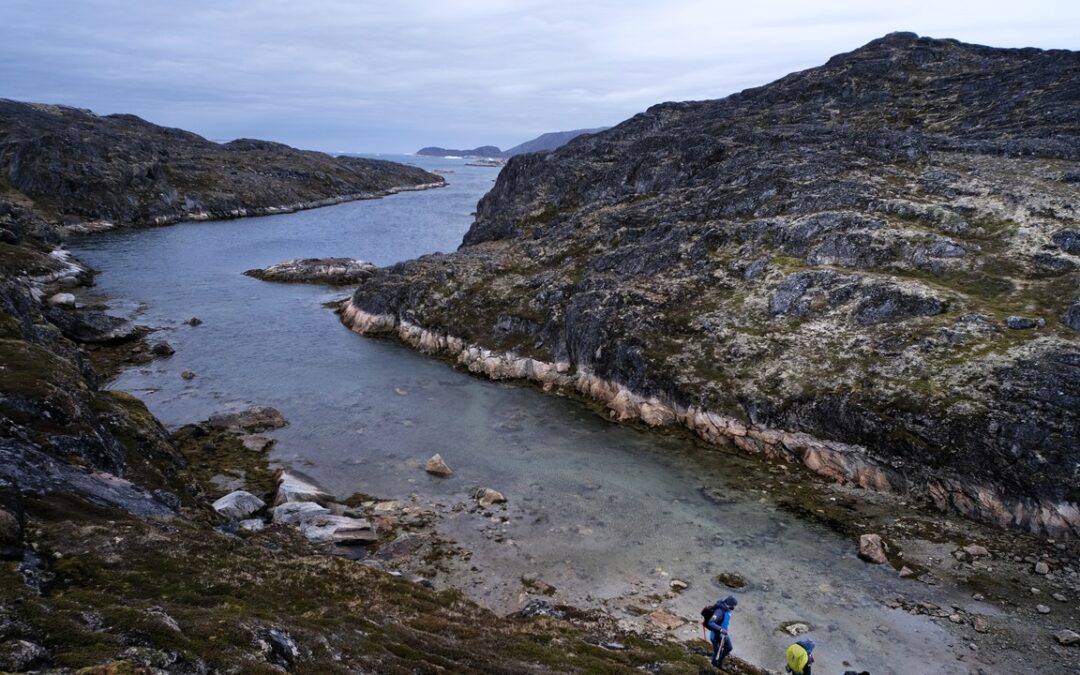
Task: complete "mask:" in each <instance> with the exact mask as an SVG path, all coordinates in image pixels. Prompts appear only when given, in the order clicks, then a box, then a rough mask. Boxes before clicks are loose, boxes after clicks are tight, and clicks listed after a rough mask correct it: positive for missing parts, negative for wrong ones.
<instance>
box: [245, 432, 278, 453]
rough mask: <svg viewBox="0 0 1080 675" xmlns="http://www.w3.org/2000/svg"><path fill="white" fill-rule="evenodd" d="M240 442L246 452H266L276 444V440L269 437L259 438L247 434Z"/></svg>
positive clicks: (255, 435)
mask: <svg viewBox="0 0 1080 675" xmlns="http://www.w3.org/2000/svg"><path fill="white" fill-rule="evenodd" d="M240 442H241V443H243V444H244V449H245V450H251V451H252V452H265V451H266V450H268V449H269V448H270V446H271V445H273V444H274V439H273V438H270V437H269V436H259V435H257V434H247V435H246V436H241V437H240Z"/></svg>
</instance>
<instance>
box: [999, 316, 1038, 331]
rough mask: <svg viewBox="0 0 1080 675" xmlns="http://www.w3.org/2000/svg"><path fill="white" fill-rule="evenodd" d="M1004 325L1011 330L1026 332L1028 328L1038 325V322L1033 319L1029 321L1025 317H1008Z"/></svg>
mask: <svg viewBox="0 0 1080 675" xmlns="http://www.w3.org/2000/svg"><path fill="white" fill-rule="evenodd" d="M1005 325H1006V326H1008V327H1009V328H1012V329H1013V330H1027V329H1029V328H1035V327H1036V326H1038V325H1039V322H1038V321H1037V320H1035V319H1029V318H1027V317H1026V316H1015V315H1014V316H1010V317H1008V318H1007V319H1005Z"/></svg>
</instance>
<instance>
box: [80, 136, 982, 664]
mask: <svg viewBox="0 0 1080 675" xmlns="http://www.w3.org/2000/svg"><path fill="white" fill-rule="evenodd" d="M400 159H402V161H410V162H414V163H417V164H420V165H421V166H423V167H424V168H427V169H439V170H445V171H448V172H451V173H447V174H446V177H447V179H448V181H449V186H448V187H446V188H442V189H438V190H429V191H425V192H415V193H403V194H399V195H394V196H391V197H388V198H385V199H380V200H370V201H360V202H352V203H347V204H341V205H337V206H332V207H327V208H322V209H317V210H312V211H302V212H298V213H293V214H288V215H280V216H269V217H261V218H249V219H241V220H233V221H225V222H212V223H185V224H179V225H175V226H171V227H165V228H157V229H149V230H140V231H120V232H110V233H104V234H100V235H96V236H93V237H88V238H83V239H80V240H78V241H75V242H73V245H72V250H73V252H74V253H75V254H76V255H77V256H78V257H79V258H80V259H82V260H83V261H85V262H87V263H89V264H90V265H92V266H93V267H95V268H97V269H99V270H102V273H101V274H100V275H99V276H98V279H97V286H96V288H94V289H92V290H91V291H89V292H87V293H85V294H84V295H83V297H82V298H81V301H83V302H93V301H94V300H95V299H101V300H105V301H107V302H108V303H109V305H110V307H111V308H112V311H114V313H120V314H127V315H134V316H136V318H137V320H138V321H139V322H140V323H143V324H146V325H150V326H154V327H159V328H160V329H161V330H160V331H159V332H158V333H157V334H156V335H155V338H156V339H165V340H168V341H169V342H170V343H171V344H172V345H173V346H174V347H175V348H176V354H175V355H174V356H173V357H171V358H169V359H165V360H158V361H155V362H153V363H152V364H150V365H147V366H142V367H136V368H131V369H128V370H127V371H125V372H124V373H122V374H121V375H120V377H119V378H118V379H117V380H116V381H115V382H114V383H113V384H112V385H111V386H112V387H113V388H116V389H121V390H126V391H130V392H132V393H134V394H135V395H137V396H139V397H141V398H142V399H143V400H144V401H146V403H147V405H148V406H149V407H150V409H151V410H152V411H153V412H154V414H156V415H157V416H158V417H159V418H160V419H161V420H163V421H164V422H165V423H166V424H168V425H180V424H183V423H186V422H193V421H197V420H200V419H204V418H206V417H207V416H208V415H210V414H212V413H215V412H220V411H222V410H228V409H236V408H240V407H244V406H246V405H250V404H265V405H272V406H275V407H277V408H279V409H280V410H281V411H282V412H283V413H284V414H285V416H286V418H287V419H288V420H289V422H290V425H289V426H288V427H286V428H284V429H282V430H280V431H277V432H273V433H272V435H273V436H275V437H276V438H277V445H276V446H275V448H274V451H273V455H272V458H273V459H274V460H275V461H276V462H278V463H280V464H282V465H285V466H291V467H295V468H298V469H300V470H302V471H303V472H304V473H306V474H308V475H309V476H312V477H313V478H315V479H317V480H318V481H320V482H321V483H322V484H324V485H325V486H326V487H327V488H329V489H330V490H332V491H334V492H335V493H337V494H338V495H339V496H341V497H346V496H348V495H351V494H353V493H356V492H363V493H367V494H373V495H379V496H384V497H391V498H408V497H409V496H410V495H412V496H413V497H414V498H415V499H416V500H417V501H418V502H419V503H421V504H425V505H426V504H432V503H438V504H442V505H445V506H451V505H453V504H455V503H458V502H465V501H467V495H468V491H469V489H471V488H473V487H476V486H478V485H484V486H490V487H494V488H496V489H498V490H500V491H502V492H503V493H505V494H506V495H507V497H508V498H509V503H508V505H507V512H506V513H507V515H508V516H509V518H510V520H509V522H508V523H507V524H506V525H505V528H504V529H505V530H506V531H505V534H503V533H501V532H499V533H498V535H497V536H492V533H491V529H492V528H493V527H496V529H498V527H497V526H495V525H494V524H493V523H492V522H491V521H490V520H489V519H487V518H485V517H483V516H481V515H480V514H478V513H468V512H467V511H451V510H450V509H449V508H447V509H444V511H443V512H444V516H443V518H442V520H441V521H440V524H439V531H440V533H441V534H442V535H443V536H445V537H447V538H450V539H453V540H455V541H456V542H458V543H459V544H460V545H461V546H462V547H463V548H465V549H468V550H472V551H473V555H472V557H471V560H469V561H468V562H467V563H464V564H459V565H456V566H453V571H452V572H451V573H450V574H449V575H448V577H447V579H446V580H445V581H447V582H451V583H454V584H458V585H461V586H462V587H463V588H464V589H465V590H466V591H467V592H468V593H469V594H470V595H472V596H473V597H475V598H477V599H479V600H481V601H482V602H484V603H485V604H488V605H489V606H492V607H493V608H495V609H497V610H499V611H512V610H514V609H515V608H517V607H518V606H519V603H520V602H521V601H522V599H523V598H524V597H525V596H524V593H525V591H526V589H525V588H524V587H523V586H522V583H521V578H522V577H523V576H528V577H535V578H538V579H541V580H542V581H544V582H546V583H548V584H551V585H553V586H554V587H555V588H556V589H557V592H556V595H555V598H554V599H555V600H556V601H557V602H565V603H568V604H575V605H579V606H602V607H605V608H607V609H608V610H609V611H611V612H612V613H613V614H615V615H616V616H620V617H622V618H626V619H627V620H633V621H641V619H634V618H632V613H631V612H627V607H628V606H630V605H636V606H637V607H641V608H645V609H648V610H651V609H652V604H653V603H654V602H656V598H655V594H663V593H664V592H666V591H667V590H668V583H669V581H670V580H671V579H674V578H679V579H683V580H686V581H688V582H689V583H690V588H689V590H687V591H685V592H684V593H683V594H682V595H681V596H679V597H678V598H676V599H674V600H671V601H668V602H667V603H665V605H664V606H665V607H667V608H669V609H671V610H672V611H675V612H676V613H677V614H680V615H681V616H683V617H687V618H690V619H691V623H689V624H688V625H687V626H684V627H683V628H681V629H679V630H678V631H677V634H679V635H680V636H683V637H693V636H694V635H695V634H700V628H699V627H698V626H697V625H696V623H695V622H694V618H695V617H696V616H697V613H698V610H699V609H700V607H701V606H702V605H704V604H706V603H707V602H711V601H712V600H713V599H714V598H715V597H716V596H717V595H725V594H726V593H727V591H726V590H724V589H722V588H721V587H719V586H718V585H717V584H716V583H715V582H714V581H712V579H714V578H715V576H716V575H717V574H718V573H720V572H734V573H738V574H740V575H742V576H743V577H745V578H746V579H747V580H748V582H749V585H748V586H747V588H745V589H743V590H742V591H740V592H738V595H739V598H740V604H739V608H738V611H737V614H736V617H735V619H734V630H733V636H734V641H735V646H736V653H737V654H738V655H740V656H742V657H743V658H746V659H748V660H751V661H753V662H756V663H759V664H762V665H766V666H770V667H773V668H779V667H782V666H781V665H780V664H781V663H782V653H783V649H784V648H785V647H786V645H787V644H788V643H789V642H790V641H791V639H792V638H790V637H789V636H788V635H787V634H785V633H782V632H781V631H780V630H779V627H780V625H781V624H782V623H785V622H790V621H801V622H805V623H807V624H808V625H810V626H811V627H812V628H813V631H812V632H811V633H810V635H809V637H812V638H814V639H815V640H816V641H817V642H818V644H819V645H820V646H819V651H818V663H819V667H820V668H822V669H823V672H842V671H843V670H844V667H843V666H842V662H843V661H847V662H849V663H850V664H851V665H852V666H857V667H858V668H860V669H862V668H865V669H868V670H870V671H871V672H874V673H889V672H942V673H954V672H955V673H967V672H970V671H971V670H972V669H973V668H974V667H975V666H976V665H980V664H978V663H977V661H976V659H977V657H975V656H974V655H971V656H966V657H965V656H960V657H959V658H961V659H966V660H958V655H960V654H961V653H962V652H961V649H962V650H963V652H967V649H966V647H964V645H962V644H957V645H954V644H953V642H954V640H953V638H952V637H951V636H950V635H949V634H948V633H947V632H946V631H944V630H943V629H942V628H940V627H939V626H937V625H935V624H934V623H932V622H931V621H929V620H928V619H926V618H925V617H914V616H910V615H908V614H907V613H905V612H903V611H902V610H890V609H886V608H885V607H884V606H883V605H882V604H881V599H882V598H883V597H885V596H887V595H889V594H890V593H892V592H904V593H906V594H907V595H908V596H909V597H916V596H918V594H919V592H920V591H919V590H918V589H917V588H913V586H921V584H917V582H910V581H902V580H899V579H897V578H896V573H895V571H893V570H892V569H891V568H888V567H887V566H883V567H878V566H873V565H867V564H865V563H863V562H861V561H859V560H858V559H857V558H856V557H855V555H854V545H853V542H851V541H849V540H845V539H842V538H840V537H838V536H836V535H834V534H832V533H831V532H830V531H828V530H826V529H825V528H823V527H820V526H818V525H816V524H813V523H810V522H806V521H804V520H800V519H799V518H797V517H795V516H793V515H791V514H787V513H784V512H781V511H778V510H777V509H775V508H774V507H773V506H772V505H771V504H770V503H769V501H768V500H767V498H765V497H763V494H762V493H761V492H759V491H756V490H754V489H753V488H752V486H750V485H748V482H750V480H751V479H752V477H753V476H755V475H761V474H760V472H758V473H757V474H755V471H756V469H754V468H752V467H751V465H750V463H748V461H747V460H745V459H743V458H740V457H737V456H732V455H730V454H727V453H723V452H717V451H714V450H709V449H705V448H702V447H700V446H698V445H697V444H695V443H693V442H690V441H687V440H684V439H679V438H674V437H667V436H663V435H659V434H652V433H644V432H641V431H639V430H635V429H632V428H628V427H623V426H617V425H614V424H611V423H608V422H606V421H605V420H604V419H603V418H602V417H600V416H598V415H597V414H595V413H594V412H592V411H590V410H588V409H587V408H586V407H585V406H583V405H581V404H580V403H577V402H574V401H571V400H567V399H563V398H558V397H552V396H548V395H545V394H543V393H541V392H539V391H538V390H535V389H533V388H530V387H524V386H518V385H514V384H506V383H495V382H489V381H486V380H482V379H478V378H475V377H473V376H470V375H468V374H465V373H463V372H460V371H458V370H455V369H453V368H451V367H450V366H448V365H447V364H446V363H443V362H441V361H439V360H436V359H432V358H428V357H425V356H423V355H420V354H417V353H414V352H412V351H410V350H408V349H406V348H403V347H401V346H399V345H397V344H394V343H392V342H389V341H386V340H381V339H371V338H364V337H361V336H358V335H355V334H353V333H351V332H349V331H348V330H346V329H345V328H344V327H342V325H341V324H340V323H339V322H338V320H337V317H336V316H335V315H334V314H333V313H332V312H331V311H330V310H329V309H327V308H326V307H324V303H326V302H328V301H331V300H335V299H339V298H342V297H345V296H346V295H347V290H342V289H331V288H327V287H321V286H309V285H290V284H273V283H266V282H261V281H257V280H255V279H251V278H249V277H245V276H243V275H242V274H241V273H242V272H243V271H244V270H247V269H250V268H254V267H263V266H266V265H269V264H272V263H276V262H281V261H283V260H287V259H291V258H299V257H323V256H349V257H355V258H361V259H365V260H370V261H372V262H374V263H376V264H380V265H386V264H391V263H394V262H397V261H400V260H404V259H407V258H412V257H416V256H419V255H423V254H426V253H431V252H435V251H452V250H453V249H455V248H456V247H457V245H458V244H459V243H460V241H461V238H462V235H463V234H464V233H465V231H466V230H467V229H468V226H469V223H470V222H471V220H472V218H471V212H472V211H473V209H474V208H475V205H476V201H477V200H478V199H479V197H480V196H481V195H482V194H483V193H484V192H485V191H487V189H488V188H489V187H490V186H491V183H492V180H493V179H494V178H495V176H496V172H497V169H492V168H486V167H468V166H465V165H464V162H462V161H456V160H451V159H434V158H422V157H415V158H413V157H408V158H400ZM193 316H194V317H198V318H200V319H202V320H203V324H202V325H199V326H197V327H192V326H188V325H186V324H185V323H184V322H185V321H186V320H187V319H189V318H190V317H193ZM183 370H191V371H193V372H195V373H196V377H195V378H194V379H193V380H191V381H190V382H188V381H185V380H183V379H182V378H181V377H180V373H181V371H183ZM435 452H439V453H441V454H442V455H443V457H444V458H446V460H447V461H448V462H449V463H450V465H451V466H452V467H453V469H454V471H455V474H454V476H453V477H451V478H449V479H438V478H434V477H431V476H428V475H427V474H425V473H424V471H423V468H422V467H423V463H424V460H426V459H427V458H428V457H430V456H431V455H432V454H433V453H435ZM748 477H749V478H748ZM702 488H707V490H703V489H702ZM706 492H707V494H706ZM718 495H719V498H718V497H717V496H718ZM496 539H499V540H501V541H496ZM470 567H475V568H477V569H478V570H479V572H472V571H470V570H469V568H470ZM924 592H925V591H924ZM934 593H935V596H934V601H935V602H937V603H938V604H941V605H944V606H947V605H948V604H950V603H954V604H957V605H958V606H967V605H970V604H972V601H971V600H970V599H968V598H967V597H966V595H963V594H961V593H960V592H959V591H957V590H955V589H953V590H949V589H943V588H938V589H937V590H935V591H934ZM972 609H974V607H972ZM979 611H981V612H983V613H986V612H989V611H993V610H992V609H989V608H987V607H980V608H979Z"/></svg>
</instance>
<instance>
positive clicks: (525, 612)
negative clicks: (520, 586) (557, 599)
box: [518, 598, 563, 619]
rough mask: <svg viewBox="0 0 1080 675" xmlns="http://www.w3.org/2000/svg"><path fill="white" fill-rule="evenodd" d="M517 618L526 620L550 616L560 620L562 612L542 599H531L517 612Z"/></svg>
mask: <svg viewBox="0 0 1080 675" xmlns="http://www.w3.org/2000/svg"><path fill="white" fill-rule="evenodd" d="M518 616H521V617H524V618H526V619H527V618H530V617H534V616H550V617H554V618H556V619H561V618H562V617H563V612H562V611H561V610H559V609H557V608H556V607H555V606H554V605H552V604H551V603H550V602H549V601H547V600H544V599H543V598H533V599H532V600H529V601H528V602H527V603H525V606H524V607H522V608H521V611H519V612H518Z"/></svg>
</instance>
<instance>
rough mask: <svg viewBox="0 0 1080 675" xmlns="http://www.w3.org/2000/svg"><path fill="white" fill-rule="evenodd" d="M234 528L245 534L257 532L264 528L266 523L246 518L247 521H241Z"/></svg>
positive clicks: (258, 519) (259, 519)
mask: <svg viewBox="0 0 1080 675" xmlns="http://www.w3.org/2000/svg"><path fill="white" fill-rule="evenodd" d="M236 526H237V527H239V528H240V529H241V530H244V531H245V532H258V531H259V530H262V529H265V528H266V523H264V522H263V521H262V519H261V518H248V519H247V520H241V521H240V522H239V523H237V524H236Z"/></svg>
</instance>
